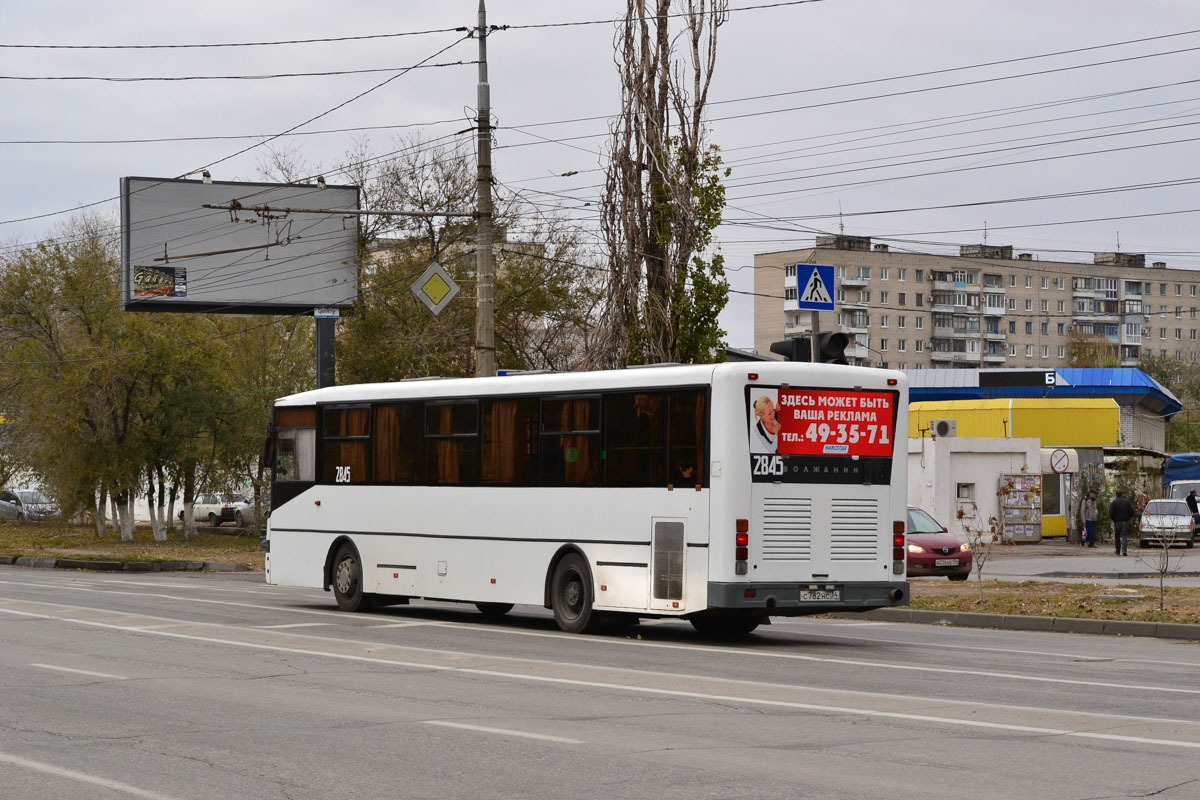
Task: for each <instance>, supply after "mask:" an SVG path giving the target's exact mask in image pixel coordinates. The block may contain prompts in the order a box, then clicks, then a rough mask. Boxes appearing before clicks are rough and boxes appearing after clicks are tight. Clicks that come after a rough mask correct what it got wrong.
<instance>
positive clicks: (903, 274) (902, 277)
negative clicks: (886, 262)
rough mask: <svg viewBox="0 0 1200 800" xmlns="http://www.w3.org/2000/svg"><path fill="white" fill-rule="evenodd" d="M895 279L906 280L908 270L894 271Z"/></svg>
mask: <svg viewBox="0 0 1200 800" xmlns="http://www.w3.org/2000/svg"><path fill="white" fill-rule="evenodd" d="M896 277H897V278H899V279H900V280H902V281H906V280H908V270H907V269H898V270H896Z"/></svg>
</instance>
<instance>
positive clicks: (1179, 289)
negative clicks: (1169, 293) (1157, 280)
mask: <svg viewBox="0 0 1200 800" xmlns="http://www.w3.org/2000/svg"><path fill="white" fill-rule="evenodd" d="M1182 294H1183V284H1179V283H1177V284H1175V296H1176V297H1179V296H1180V295H1182Z"/></svg>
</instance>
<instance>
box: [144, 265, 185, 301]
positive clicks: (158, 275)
mask: <svg viewBox="0 0 1200 800" xmlns="http://www.w3.org/2000/svg"><path fill="white" fill-rule="evenodd" d="M133 296H134V297H187V267H165V266H164V267H159V266H153V267H136V268H135V269H134V272H133Z"/></svg>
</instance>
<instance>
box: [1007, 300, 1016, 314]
mask: <svg viewBox="0 0 1200 800" xmlns="http://www.w3.org/2000/svg"><path fill="white" fill-rule="evenodd" d="M1008 310H1009V311H1016V310H1017V298H1015V297H1010V298H1008Z"/></svg>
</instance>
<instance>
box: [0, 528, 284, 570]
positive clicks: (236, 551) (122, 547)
mask: <svg viewBox="0 0 1200 800" xmlns="http://www.w3.org/2000/svg"><path fill="white" fill-rule="evenodd" d="M216 530H217V529H214V528H200V529H199V532H198V533H197V535H196V536H194V537H193V538H191V539H187V540H185V539H184V538H183V531H182V530H180V529H179V528H178V527H176V528H175V530H173V531H171V532H169V533H168V534H167V541H165V542H156V541H154V537H153V536H152V535H151V533H150V531H149V530H148V529H146V530H143V529H141V528H138V529H136V530H135V531H134V533H133V540H132V541H128V542H124V541H121V537H120V536H119V535H113V534H111V533H110V534H109V535H108V536H106V537H104V538H97V536H96V531H95V530H94V529H92V528H90V527H79V526H74V525H62V524H54V523H39V524H19V523H15V522H6V523H4V524H3V525H0V555H4V556H33V557H51V556H53V557H57V558H78V559H83V560H85V561H208V562H214V563H221V564H238V565H241V566H243V567H246V568H248V569H254V570H261V569H262V568H263V554H262V552H260V551H259V549H258V535H257V534H255V533H250V532H239V531H236V530H234V529H232V528H227V529H225V530H226V531H227V532H226V533H217V532H216Z"/></svg>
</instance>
